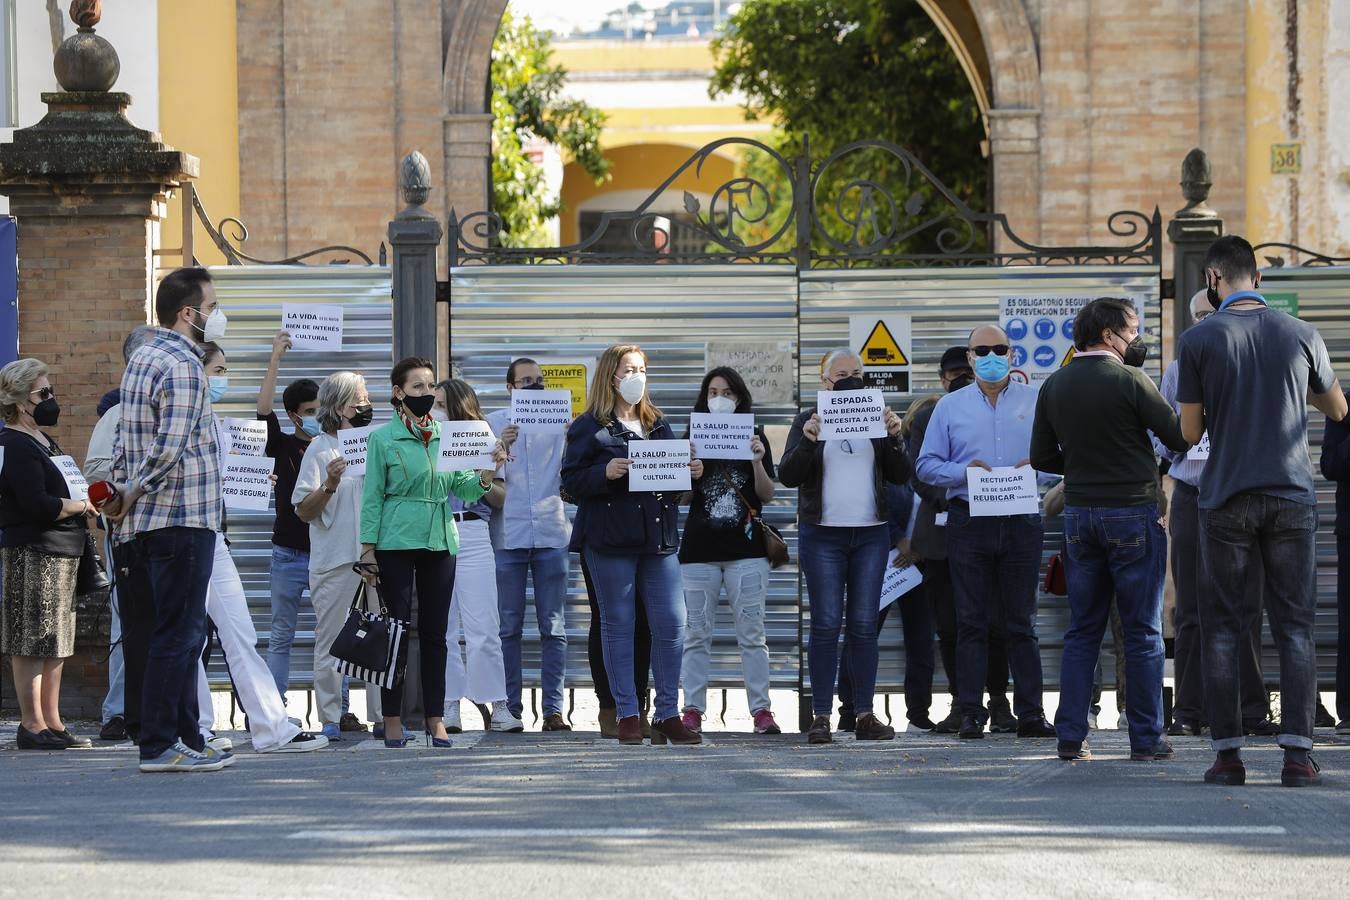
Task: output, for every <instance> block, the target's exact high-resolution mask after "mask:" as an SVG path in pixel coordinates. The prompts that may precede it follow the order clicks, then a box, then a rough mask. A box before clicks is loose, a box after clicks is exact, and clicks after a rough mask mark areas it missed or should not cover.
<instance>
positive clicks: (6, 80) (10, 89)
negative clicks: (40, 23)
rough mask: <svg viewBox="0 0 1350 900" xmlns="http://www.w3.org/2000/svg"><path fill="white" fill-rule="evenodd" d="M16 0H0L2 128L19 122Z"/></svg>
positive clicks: (0, 103) (11, 126)
mask: <svg viewBox="0 0 1350 900" xmlns="http://www.w3.org/2000/svg"><path fill="white" fill-rule="evenodd" d="M17 27H18V26H17V23H16V21H15V11H14V0H0V128H13V127H15V126H16V125H17V124H18V122H16V121H15V119H16V118H17V116H18V115H19V109H18V106H19V93H18V84H17V80H18V74H19V68H18V52H17V46H16V43H17V42H16V41H15V39H14V32H15V31H16V30H17Z"/></svg>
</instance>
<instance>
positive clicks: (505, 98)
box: [492, 8, 610, 247]
mask: <svg viewBox="0 0 1350 900" xmlns="http://www.w3.org/2000/svg"><path fill="white" fill-rule="evenodd" d="M552 53H553V51H552V49H551V48H550V42H549V36H548V35H547V34H546V33H544V32H542V31H540V30H539V29H537V28H535V26H534V23H532V22H531V21H530V19H529V17H528V16H517V15H514V14H513V13H512V12H511V10H510V9H509V8H508V9H507V10H506V13H505V14H504V15H503V16H502V23H501V26H500V27H499V28H498V29H497V37H496V39H495V40H494V41H493V43H492V116H493V121H492V209H493V211H494V212H495V213H497V215H499V216H501V218H502V222H503V224H504V228H503V232H502V234H501V236H500V238H499V241H500V243H501V244H502V245H504V246H508V247H531V246H535V247H537V246H542V245H544V244H546V243H548V239H547V237H546V236H545V232H544V224H545V223H546V222H547V221H548V220H549V219H551V218H552V217H554V216H556V215H557V214H558V212H559V211H560V209H561V203H559V202H548V201H547V200H546V199H545V198H544V170H543V168H542V167H541V166H539V165H538V164H537V163H535V162H534V161H533V160H531V159H530V158H529V157H528V156H526V155H525V150H524V146H525V144H526V142H527V141H529V140H530V138H531V137H532V136H533V137H538V138H542V139H543V140H546V141H548V142H550V143H552V144H557V145H558V146H560V147H561V148H562V149H563V151H564V153H565V154H567V155H570V156H571V157H572V159H574V160H575V161H576V162H577V164H578V165H579V166H581V168H582V170H583V171H584V172H585V173H586V174H587V175H589V176H590V177H591V178H593V179H595V182H596V183H597V184H599V183H600V182H601V181H603V180H604V179H605V178H606V177H607V175H608V173H609V167H610V164H609V160H607V159H605V157H604V155H603V154H602V152H601V150H600V131H601V129H602V128H603V127H604V123H605V117H604V114H603V113H601V112H600V111H599V110H597V109H595V108H593V107H591V106H588V105H587V104H585V103H583V102H582V101H580V100H570V99H567V98H566V97H564V96H563V87H564V85H565V84H566V81H567V71H566V70H565V69H564V68H563V67H562V66H560V65H557V64H555V63H553V62H552V61H551V57H552Z"/></svg>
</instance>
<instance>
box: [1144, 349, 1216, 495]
mask: <svg viewBox="0 0 1350 900" xmlns="http://www.w3.org/2000/svg"><path fill="white" fill-rule="evenodd" d="M1180 370H1181V365H1180V363H1179V362H1178V361H1177V360H1175V359H1174V360H1172V361H1171V362H1170V363H1168V365H1167V371H1165V372H1163V377H1162V385H1161V386H1160V387H1159V392H1160V393H1161V394H1162V395H1163V399H1164V400H1166V401H1167V402H1168V403H1170V404H1171V405H1172V409H1174V410H1176V412H1177V414H1178V415H1180V414H1181V404H1180V403H1178V402H1177V380H1178V378H1179V377H1180V374H1179V373H1180ZM1149 439H1150V440H1152V441H1153V452H1155V453H1157V454H1158V455H1159V456H1160V457H1162V458H1163V459H1165V460H1167V461H1168V462H1170V463H1171V464H1172V467H1171V468H1170V469H1168V470H1167V474H1168V475H1171V476H1172V477H1173V478H1175V479H1176V480H1177V481H1184V482H1186V483H1187V484H1189V485H1190V486H1191V487H1193V488H1196V489H1199V487H1200V479H1201V478H1202V477H1203V476H1204V474H1205V463H1206V462H1208V460H1203V459H1187V458H1186V454H1185V453H1177V452H1176V451H1174V450H1172V448H1170V447H1168V446H1167V445H1166V444H1164V443H1163V442H1162V441H1160V440H1158V438H1157V436H1155V435H1153V434H1151V433H1150V434H1149Z"/></svg>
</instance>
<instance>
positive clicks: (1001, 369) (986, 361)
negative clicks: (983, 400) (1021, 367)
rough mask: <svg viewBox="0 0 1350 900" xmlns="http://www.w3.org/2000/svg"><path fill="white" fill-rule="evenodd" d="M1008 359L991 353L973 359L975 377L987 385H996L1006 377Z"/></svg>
mask: <svg viewBox="0 0 1350 900" xmlns="http://www.w3.org/2000/svg"><path fill="white" fill-rule="evenodd" d="M1008 368H1009V366H1008V357H1007V356H998V355H996V354H993V353H989V354H986V355H985V356H977V357H975V377H976V378H978V379H980V380H981V381H983V382H986V383H988V384H997V383H998V382H1000V381H1002V380H1003V379H1005V378H1007V377H1008Z"/></svg>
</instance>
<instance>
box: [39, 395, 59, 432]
mask: <svg viewBox="0 0 1350 900" xmlns="http://www.w3.org/2000/svg"><path fill="white" fill-rule="evenodd" d="M59 418H61V405H60V404H59V403H57V402H56V398H55V397H48V398H47V399H46V400H43V401H42V402H41V403H39V404H38V405H37V406H35V407H33V421H34V422H36V423H37V424H38V425H39V426H41V427H43V428H51V427H52V426H53V425H55V424H56V420H57V419H59Z"/></svg>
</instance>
